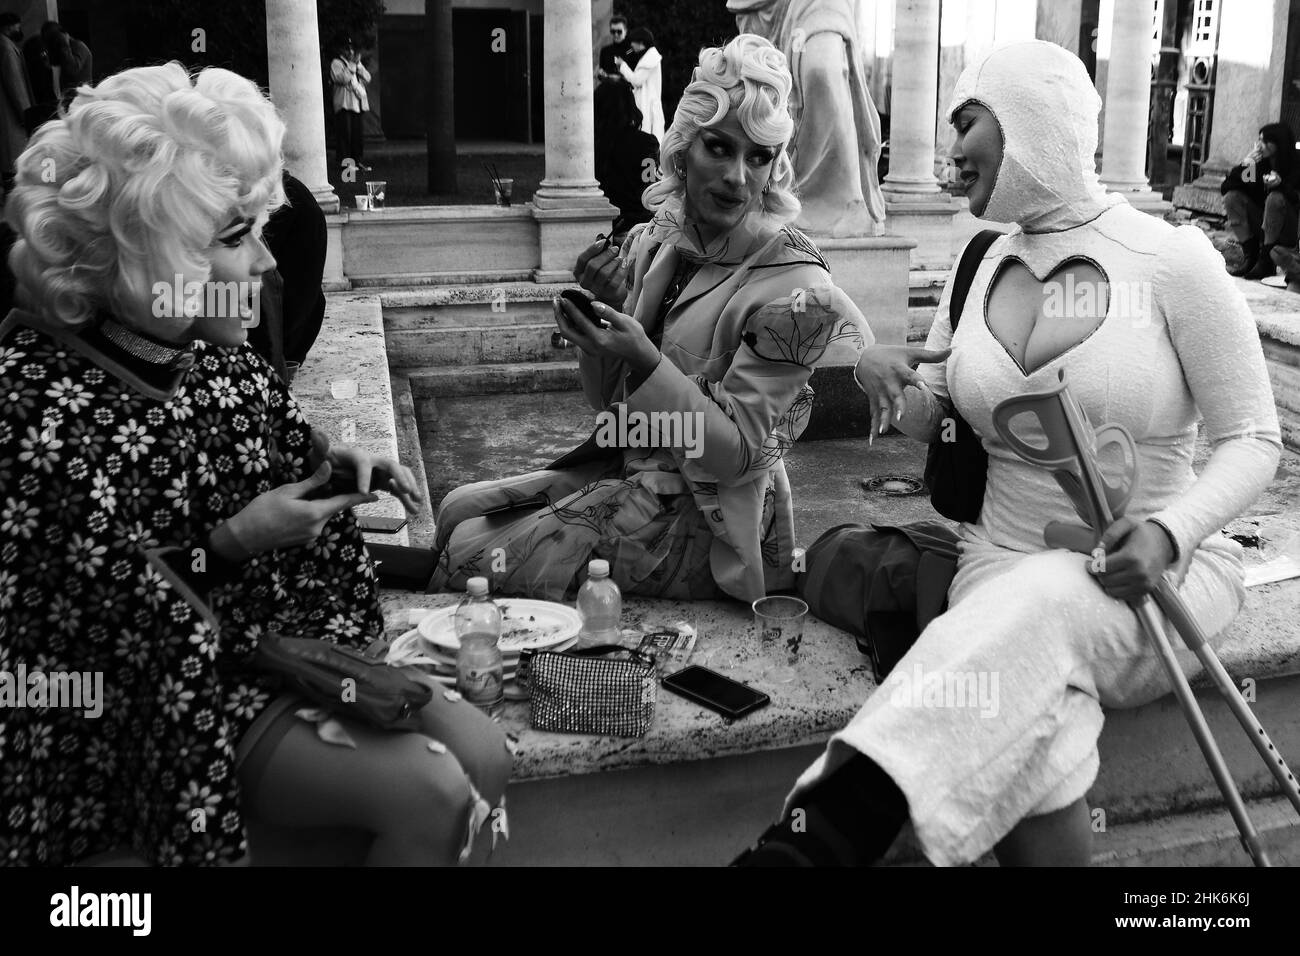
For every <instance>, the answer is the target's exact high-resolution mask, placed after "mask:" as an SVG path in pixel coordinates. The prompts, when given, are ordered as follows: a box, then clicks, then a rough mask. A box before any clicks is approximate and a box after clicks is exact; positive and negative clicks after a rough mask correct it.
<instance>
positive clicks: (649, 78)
mask: <svg viewBox="0 0 1300 956" xmlns="http://www.w3.org/2000/svg"><path fill="white" fill-rule="evenodd" d="M627 42H628V43H629V44H631V46H632V51H633V52H634V53H636V55H637V56H638V57H640V59H639V60H637V61H636V69H635V70H634V69H633V68H632V66H631V64H629V63H628V61H627V60H625V59H623V58H622V57H619V58H617V59H615V61H614V63H615V65H617V66H618V70H619V72H620V73H622V74H623V79H625V80H627V81H628V82H629V83H631V84H632V87H633V88H634V89H635V90H636V105H637V108H638V109H639V110H641V129H642V130H644V131H645V132H647V133H649V134H650V135H651V136H653V137H654V138H655V139H657V140H659V141H660V142H662V141H663V138H664V103H663V83H664V73H663V64H664V58H663V56H661V55H660V53H659V51H658V50H657V49H656V48H655V38H654V34H653V33H651V32H650V31H649V30H647V29H646V28H645V27H637V28H636V29H635V30H633V31H632V32H631V33H629V34H628V37H627Z"/></svg>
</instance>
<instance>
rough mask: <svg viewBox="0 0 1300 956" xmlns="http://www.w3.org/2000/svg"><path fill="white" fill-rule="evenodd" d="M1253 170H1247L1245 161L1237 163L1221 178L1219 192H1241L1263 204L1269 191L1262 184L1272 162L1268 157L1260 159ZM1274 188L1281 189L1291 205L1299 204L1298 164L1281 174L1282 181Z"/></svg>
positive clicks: (1299, 182) (1299, 172)
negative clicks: (1221, 182) (1221, 183)
mask: <svg viewBox="0 0 1300 956" xmlns="http://www.w3.org/2000/svg"><path fill="white" fill-rule="evenodd" d="M1254 167H1255V168H1254V170H1253V171H1249V170H1248V167H1247V165H1246V164H1245V163H1238V164H1237V165H1236V166H1234V167H1232V169H1231V170H1230V171H1229V172H1228V175H1227V176H1225V177H1224V179H1223V185H1222V186H1220V187H1219V192H1220V193H1221V194H1223V195H1225V196H1226V195H1227V194H1228V193H1230V192H1233V191H1234V190H1235V191H1238V192H1243V193H1245V194H1246V195H1247V196H1249V197H1250V199H1251V201H1252V202H1254V203H1256V204H1257V205H1259V206H1263V205H1264V200H1265V199H1267V198H1268V194H1269V192H1270V191H1271V190H1270V189H1269V187H1268V186H1266V185H1265V184H1264V177H1265V176H1266V175H1268V174H1269V173H1270V172H1272V171H1273V163H1272V161H1270V160H1269V159H1267V158H1265V159H1261V160H1259V162H1257V163H1255V164H1254ZM1275 188H1276V189H1279V190H1281V192H1282V195H1284V196H1285V197H1286V201H1287V202H1289V203H1290V204H1291V205H1293V206H1294V205H1298V204H1300V165H1297V166H1295V167H1294V168H1292V169H1291V170H1290V171H1288V172H1284V173H1283V174H1282V182H1281V183H1279V184H1278V185H1277V186H1276V187H1275Z"/></svg>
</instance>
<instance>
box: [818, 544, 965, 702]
mask: <svg viewBox="0 0 1300 956" xmlns="http://www.w3.org/2000/svg"><path fill="white" fill-rule="evenodd" d="M806 568H807V571H806V573H804V574H801V575H799V579H798V591H799V596H800V597H802V598H803V599H804V601H806V602H807V604H808V609H809V610H810V611H812V613H813V614H815V615H816V616H817V617H818V618H819V619H821V620H823V621H825V622H826V623H827V624H833V625H834V626H835V627H838V628H841V629H842V630H845V631H848V632H849V633H850V634H852V635H853V636H854V637H855V638H856V639H857V643H858V649H859V650H860V651H862V653H864V654H866V655H867V657H868V658H870V660H871V670H872V673H873V674H874V675H875V679H876V683H880V682H881V681H883V680H884V679H885V676H886V675H887V674H888V673H889V672H890V670H891V669H892V668H893V666H894V665H895V664H897V663H898V661H899V659H900V658H901V657H902V656H903V655H904V654H906V653H907V651H908V649H909V648H910V647H911V646H912V645H913V644H914V643H916V639H917V637H919V636H920V634H921V632H922V631H923V630H925V627H926V625H927V624H929V623H930V622H931V621H932V620H934V619H935V618H936V617H938V616H939V615H940V614H942V613H943V612H944V610H945V609H946V608H947V606H948V585H949V584H951V583H952V579H953V575H954V574H956V571H957V535H956V534H955V533H954V532H953V530H952V529H951V528H950V527H949V526H948V525H946V524H942V523H940V522H938V521H918V522H914V523H913V524H907V525H902V526H900V527H891V526H889V525H871V526H870V527H865V526H863V525H860V524H842V525H838V526H836V527H834V528H831V529H830V530H829V531H827V532H826V533H825V534H823V535H822V536H821V537H820V538H818V539H817V540H816V541H814V542H813V544H812V547H810V548H809V549H808V552H807V555H806Z"/></svg>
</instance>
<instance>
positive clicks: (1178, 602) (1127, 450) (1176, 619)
mask: <svg viewBox="0 0 1300 956" xmlns="http://www.w3.org/2000/svg"><path fill="white" fill-rule="evenodd" d="M1060 378H1061V383H1060V384H1059V385H1057V386H1056V387H1055V388H1052V389H1049V390H1048V391H1045V392H1039V393H1035V394H1032V395H1024V396H1018V397H1016V398H1011V399H1008V400H1006V401H1004V402H1002V403H1001V404H999V405H998V407H997V408H996V409H995V410H994V413H993V421H994V425H995V427H996V428H997V430H998V433H999V434H1000V435H1001V436H1002V438H1003V439H1004V440H1005V441H1006V443H1007V445H1008V446H1009V447H1010V448H1011V449H1012V450H1013V451H1015V452H1016V453H1017V454H1018V455H1020V456H1021V457H1022V458H1024V459H1025V460H1026V461H1028V462H1030V463H1031V464H1036V465H1040V466H1043V467H1046V468H1048V469H1050V470H1051V471H1052V473H1053V475H1054V477H1055V478H1056V480H1057V483H1058V484H1059V485H1061V487H1062V489H1063V490H1064V491H1065V492H1066V494H1067V495H1068V496H1069V498H1070V501H1071V503H1072V504H1073V505H1074V509H1075V511H1076V512H1077V513H1078V514H1079V516H1080V517H1081V518H1083V520H1084V521H1085V522H1087V524H1088V525H1089V527H1088V528H1077V527H1075V526H1071V525H1064V524H1061V523H1060V522H1053V523H1051V524H1050V525H1049V526H1048V527H1047V528H1046V529H1044V538H1045V539H1046V541H1047V543H1048V545H1049V546H1051V547H1068V548H1071V549H1073V550H1078V551H1083V552H1084V553H1090V552H1092V551H1093V550H1094V549H1095V547H1096V546H1097V543H1098V541H1099V540H1100V535H1101V531H1102V530H1104V529H1105V528H1108V527H1109V526H1110V524H1111V523H1112V521H1113V520H1114V519H1115V518H1116V517H1118V516H1119V515H1121V514H1122V513H1123V511H1124V508H1125V507H1126V506H1127V504H1128V499H1129V497H1130V495H1131V493H1132V489H1133V487H1134V485H1135V482H1136V476H1137V458H1136V451H1135V446H1134V444H1133V439H1132V436H1130V435H1129V434H1128V432H1127V430H1126V429H1124V428H1123V427H1122V426H1119V425H1104V426H1102V427H1101V428H1099V429H1096V430H1095V431H1094V430H1093V428H1092V427H1091V425H1090V424H1089V422H1088V419H1087V415H1086V414H1085V413H1084V411H1083V409H1082V407H1081V406H1079V404H1078V403H1077V402H1076V401H1075V400H1074V398H1073V396H1071V395H1070V393H1069V390H1068V389H1067V387H1066V385H1065V380H1064V379H1065V376H1064V373H1063V372H1062V374H1061V376H1060ZM1026 413H1027V414H1030V415H1032V416H1033V417H1034V418H1035V419H1036V420H1037V422H1038V424H1039V425H1040V427H1041V429H1042V432H1043V436H1042V437H1043V439H1045V444H1032V443H1029V442H1026V441H1024V440H1023V439H1022V438H1021V437H1020V436H1018V435H1017V434H1016V433H1015V432H1014V431H1013V430H1012V427H1011V421H1012V419H1014V418H1016V417H1017V416H1019V415H1022V414H1026ZM1107 446H1114V447H1118V448H1120V450H1121V451H1122V452H1123V453H1124V459H1125V466H1126V472H1127V474H1126V476H1125V478H1124V480H1122V481H1121V482H1120V483H1118V484H1110V483H1108V482H1107V481H1106V480H1105V478H1104V476H1103V475H1102V474H1101V472H1100V469H1099V468H1098V467H1097V453H1098V451H1099V450H1100V449H1102V448H1104V447H1107ZM1155 596H1156V601H1157V603H1158V604H1159V605H1160V607H1161V609H1162V610H1164V611H1165V613H1166V614H1167V615H1168V616H1169V620H1170V622H1171V623H1172V624H1173V625H1174V627H1175V629H1176V630H1178V632H1179V634H1180V635H1181V636H1182V637H1183V640H1184V641H1185V642H1186V643H1187V645H1188V646H1189V647H1190V648H1191V649H1192V650H1193V651H1194V652H1195V653H1196V655H1197V657H1198V658H1199V659H1200V660H1201V662H1202V664H1203V665H1204V666H1205V668H1206V672H1207V673H1209V674H1210V676H1211V678H1212V680H1213V681H1214V683H1215V685H1216V687H1217V688H1218V689H1219V691H1220V693H1222V694H1223V696H1224V698H1225V699H1226V700H1227V701H1228V705H1229V708H1230V709H1231V710H1232V712H1233V714H1234V715H1235V716H1236V717H1237V719H1238V721H1240V722H1241V724H1242V727H1243V728H1245V730H1246V732H1247V734H1248V735H1249V736H1250V738H1251V740H1252V742H1253V743H1254V745H1255V747H1256V749H1257V750H1258V751H1259V753H1260V755H1261V756H1262V757H1263V758H1264V760H1265V763H1266V764H1267V765H1268V767H1269V770H1270V771H1271V772H1272V773H1273V775H1274V777H1276V778H1277V780H1278V782H1279V783H1280V784H1281V785H1282V788H1283V791H1284V792H1285V793H1286V794H1287V797H1288V799H1290V801H1291V803H1292V804H1293V805H1294V806H1295V807H1296V809H1297V810H1298V811H1300V788H1298V787H1297V785H1296V780H1295V776H1294V775H1293V774H1292V773H1291V771H1290V770H1289V769H1288V768H1287V766H1286V762H1285V760H1283V758H1282V755H1281V753H1280V752H1279V751H1278V750H1277V748H1276V747H1275V746H1274V745H1273V743H1272V742H1271V741H1270V740H1269V739H1268V735H1267V734H1266V733H1265V732H1264V728H1263V727H1262V726H1260V724H1259V721H1258V720H1257V719H1256V718H1255V715H1254V714H1253V713H1252V712H1251V710H1250V707H1249V706H1248V705H1247V704H1246V702H1245V700H1244V699H1242V697H1241V694H1240V693H1239V692H1238V690H1237V688H1236V686H1235V685H1234V684H1233V683H1232V680H1231V678H1230V677H1229V676H1228V673H1227V671H1226V670H1225V669H1224V667H1223V664H1222V663H1221V662H1220V661H1219V659H1218V656H1217V655H1216V654H1215V653H1214V650H1213V648H1212V647H1210V645H1209V643H1208V641H1207V640H1206V638H1205V634H1204V632H1203V631H1202V630H1201V629H1200V627H1199V626H1198V625H1197V624H1196V623H1195V621H1194V620H1193V619H1192V616H1191V614H1190V613H1189V612H1188V609H1187V606H1186V603H1185V602H1184V601H1183V599H1182V597H1181V595H1179V594H1178V592H1177V590H1176V589H1175V587H1174V585H1173V582H1172V580H1171V579H1170V578H1169V577H1168V576H1166V577H1165V579H1164V580H1163V581H1162V582H1161V584H1160V587H1159V588H1158V590H1157V591H1156V595H1155ZM1129 604H1130V606H1131V607H1132V608H1133V610H1134V612H1135V613H1136V614H1137V616H1138V621H1139V623H1140V624H1141V626H1142V629H1143V631H1144V633H1145V634H1146V636H1147V638H1148V640H1150V641H1151V643H1152V646H1153V647H1154V648H1155V650H1156V653H1157V655H1158V656H1159V657H1160V660H1161V663H1162V664H1163V665H1164V668H1165V671H1166V673H1167V674H1168V676H1169V679H1170V683H1171V685H1172V686H1173V689H1174V694H1175V696H1176V697H1177V698H1178V702H1179V705H1180V706H1181V707H1182V709H1183V714H1184V716H1185V717H1186V718H1187V721H1188V724H1189V725H1190V727H1191V730H1192V734H1193V736H1194V737H1195V738H1196V742H1197V744H1198V745H1199V746H1200V748H1201V752H1202V753H1203V754H1204V756H1205V759H1206V763H1207V764H1208V765H1209V768H1210V772H1211V773H1212V774H1213V775H1214V778H1215V781H1216V782H1217V783H1218V785H1219V789H1220V791H1221V792H1222V793H1223V797H1224V800H1225V802H1226V803H1227V805H1228V810H1229V812H1230V813H1231V814H1232V817H1233V820H1234V821H1235V822H1236V824H1237V829H1238V830H1239V831H1240V833H1241V840H1242V845H1243V846H1244V847H1245V849H1246V851H1247V852H1248V853H1249V854H1250V856H1251V858H1252V859H1253V860H1254V862H1255V864H1256V865H1257V866H1269V865H1271V864H1270V863H1269V859H1268V855H1267V854H1266V853H1265V851H1264V849H1263V847H1262V846H1261V845H1260V842H1259V836H1258V834H1257V832H1256V831H1255V828H1254V825H1253V824H1252V823H1251V821H1250V817H1249V815H1248V814H1247V812H1246V807H1245V804H1244V803H1243V802H1242V799H1241V794H1240V793H1239V792H1238V791H1237V788H1236V785H1235V784H1234V783H1233V781H1232V778H1231V775H1230V774H1229V772H1228V768H1227V765H1226V763H1225V762H1224V760H1223V755H1222V754H1221V753H1220V751H1219V748H1218V745H1217V744H1216V743H1215V740H1214V737H1213V735H1212V734H1211V732H1210V729H1209V726H1208V724H1206V722H1205V716H1204V714H1203V713H1202V712H1201V709H1200V707H1199V705H1198V704H1197V703H1196V699H1195V697H1194V696H1193V695H1192V691H1191V687H1190V686H1189V685H1188V683H1187V678H1186V676H1185V675H1184V674H1183V672H1182V668H1181V667H1179V666H1178V662H1177V659H1176V658H1175V657H1174V653H1173V650H1172V648H1171V647H1170V645H1169V640H1168V638H1167V637H1166V635H1165V633H1164V629H1163V627H1162V623H1161V620H1160V617H1159V615H1158V614H1157V613H1156V612H1155V610H1154V609H1153V608H1152V606H1151V603H1150V602H1149V601H1148V600H1147V599H1146V598H1141V599H1139V600H1136V601H1130V602H1129Z"/></svg>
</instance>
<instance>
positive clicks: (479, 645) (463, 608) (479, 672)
mask: <svg viewBox="0 0 1300 956" xmlns="http://www.w3.org/2000/svg"><path fill="white" fill-rule="evenodd" d="M466 590H467V591H468V593H467V594H466V595H465V599H464V600H463V601H461V602H460V604H459V605H458V606H457V607H456V617H455V623H456V638H457V640H459V641H460V650H459V651H458V652H457V654H456V689H457V690H459V691H460V693H461V696H463V697H464V698H465V699H466V700H467V701H469V702H470V703H471V704H473V705H474V706H475V707H478V708H479V709H481V710H485V711H488V712H489V713H491V712H492V711H494V710H496V709H497V708H498V707H499V706H500V705H501V702H502V700H504V698H505V669H504V667H503V665H502V661H501V648H500V647H499V646H498V645H497V642H498V641H500V640H501V609H500V608H499V607H497V605H496V603H495V602H494V601H493V600H492V598H490V597H489V596H488V582H487V578H470V579H469V582H468V583H467V584H466Z"/></svg>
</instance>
